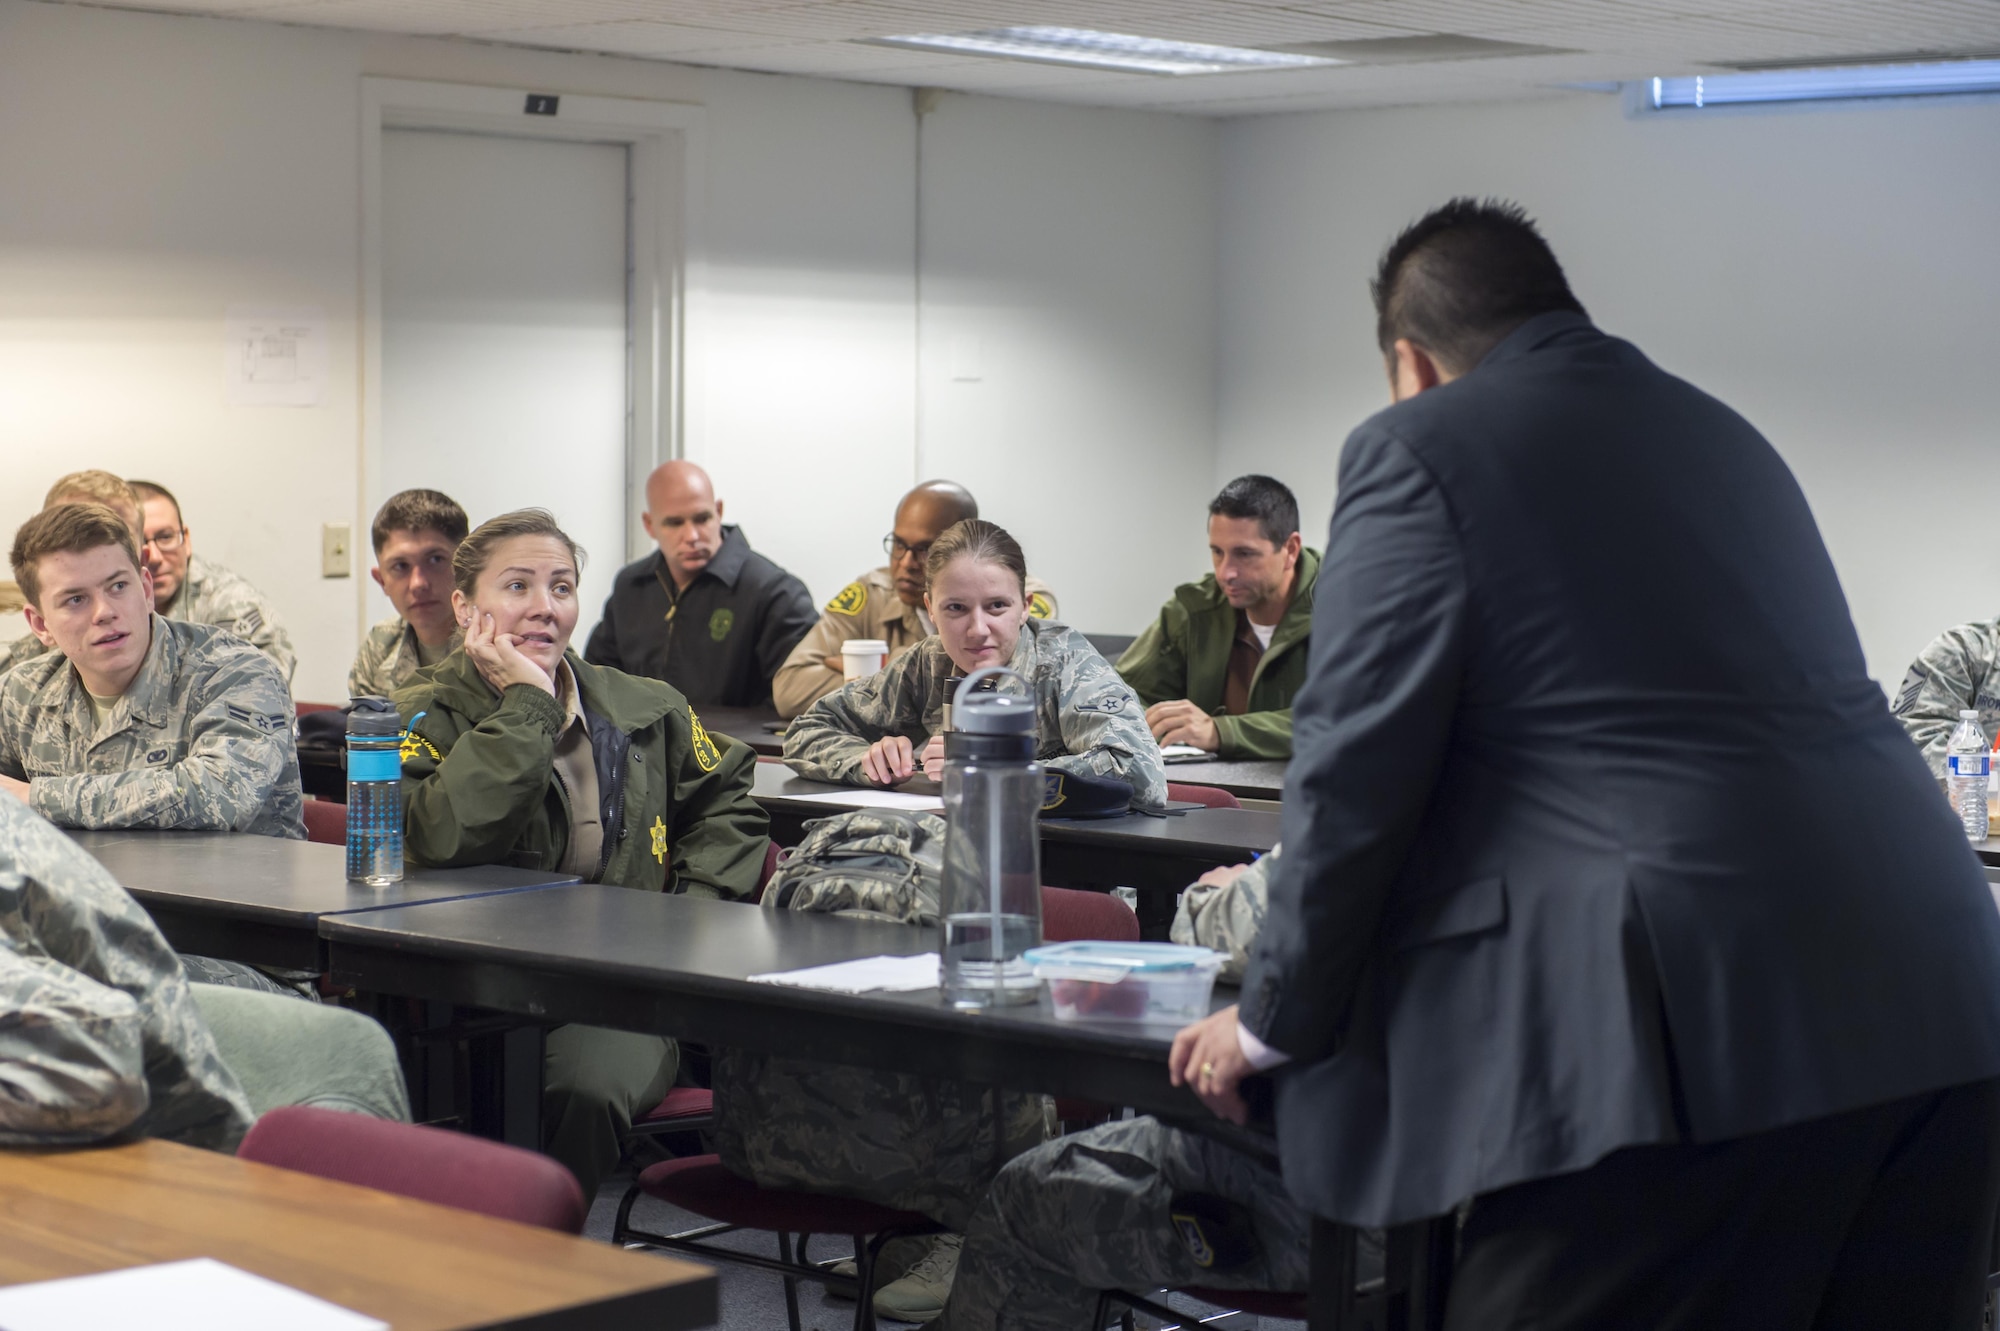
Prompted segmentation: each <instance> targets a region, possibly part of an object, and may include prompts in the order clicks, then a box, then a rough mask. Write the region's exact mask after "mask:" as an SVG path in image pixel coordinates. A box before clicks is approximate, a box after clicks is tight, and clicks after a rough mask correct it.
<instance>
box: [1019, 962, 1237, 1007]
mask: <svg viewBox="0 0 2000 1331" xmlns="http://www.w3.org/2000/svg"><path fill="white" fill-rule="evenodd" d="M1026 960H1027V963H1028V964H1029V965H1030V966H1032V967H1033V968H1034V971H1035V976H1036V978H1037V979H1042V980H1047V981H1048V982H1049V997H1050V999H1052V1000H1053V1001H1054V1003H1055V1009H1056V1016H1057V1018H1058V1019H1060V1020H1062V1021H1182V1022H1186V1021H1199V1020H1200V1019H1201V1018H1203V1017H1205V1016H1207V1015H1208V996H1209V991H1210V990H1211V989H1213V988H1214V987H1215V975H1216V972H1217V971H1219V970H1221V969H1222V963H1223V962H1224V961H1225V960H1226V958H1225V957H1224V956H1223V955H1222V953H1220V952H1212V951H1210V950H1209V949H1207V948H1205V947H1181V946H1179V945H1177V944H1174V943H1105V942H1076V943H1052V944H1050V945H1049V946H1047V947H1037V948H1031V949H1030V950H1029V951H1028V953H1027V956H1026Z"/></svg>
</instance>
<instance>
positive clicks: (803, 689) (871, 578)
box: [771, 567, 1056, 720]
mask: <svg viewBox="0 0 2000 1331" xmlns="http://www.w3.org/2000/svg"><path fill="white" fill-rule="evenodd" d="M1028 615H1029V617H1030V618H1033V619H1054V618H1055V617H1056V594H1055V592H1054V591H1052V590H1050V588H1049V585H1048V584H1047V583H1045V582H1043V581H1042V580H1041V579H1040V578H1037V577H1035V576H1034V575H1033V574H1029V575H1028ZM931 633H932V628H931V623H930V620H929V619H928V618H927V617H926V616H925V615H924V612H923V607H922V606H915V605H904V604H903V603H902V601H900V600H898V599H897V597H896V580H895V579H894V578H893V577H891V576H890V574H889V570H888V569H887V568H886V567H884V568H877V569H870V570H869V571H868V572H866V573H863V574H862V575H861V576H860V577H858V578H856V579H855V580H854V581H853V582H850V583H848V584H847V585H846V586H845V587H843V588H841V589H840V595H838V596H836V597H834V598H833V599H832V600H831V601H828V602H827V603H826V608H825V609H824V610H822V611H820V616H819V623H817V624H815V625H813V626H812V631H811V632H809V633H807V634H806V636H805V637H804V638H802V639H800V640H799V645H798V646H796V647H794V648H792V654H791V655H790V656H788V657H786V658H785V663H784V664H783V665H781V666H779V667H778V673H777V675H776V677H774V678H773V679H772V680H771V699H772V701H773V702H774V703H776V704H777V708H778V715H779V716H782V717H785V718H786V719H787V720H789V719H790V718H792V717H795V716H797V715H798V714H799V713H801V712H803V711H805V709H806V708H808V707H810V706H812V705H813V704H814V703H815V702H817V701H819V700H820V699H821V698H824V697H825V696H826V695H827V694H829V693H832V692H833V691H834V690H835V689H837V688H839V687H840V686H841V685H842V684H844V683H845V682H846V680H844V679H843V678H842V677H841V673H840V671H838V670H829V669H827V666H826V658H827V657H829V656H832V657H838V656H839V655H840V646H841V644H842V643H845V642H851V641H853V640H854V639H856V638H880V639H881V640H882V641H884V642H886V643H888V644H889V655H888V657H887V659H886V660H884V661H883V663H882V664H884V665H887V664H888V663H889V662H890V661H893V660H895V659H896V658H897V657H899V656H901V655H902V654H903V653H904V652H907V651H909V650H910V648H912V647H914V646H916V645H917V644H918V643H920V642H922V641H923V640H924V639H925V638H928V637H929V636H930V635H931Z"/></svg>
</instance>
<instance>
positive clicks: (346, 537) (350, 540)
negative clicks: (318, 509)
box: [319, 522, 354, 578]
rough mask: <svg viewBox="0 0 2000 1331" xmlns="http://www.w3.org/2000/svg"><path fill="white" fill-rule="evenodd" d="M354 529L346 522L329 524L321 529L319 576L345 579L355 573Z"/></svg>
mask: <svg viewBox="0 0 2000 1331" xmlns="http://www.w3.org/2000/svg"><path fill="white" fill-rule="evenodd" d="M353 545H354V528H353V527H351V526H349V525H348V524H347V523H345V522H329V523H326V524H325V525H323V526H322V527H321V528H320V529H319V575H320V576H321V577H322V578H345V577H351V576H352V575H353V573H354V567H353V565H354V560H353V556H352V553H351V551H352V547H353Z"/></svg>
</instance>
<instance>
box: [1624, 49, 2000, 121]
mask: <svg viewBox="0 0 2000 1331" xmlns="http://www.w3.org/2000/svg"><path fill="white" fill-rule="evenodd" d="M1647 90H1648V93H1649V97H1648V100H1649V101H1650V102H1651V103H1652V105H1653V108H1654V109H1655V110H1669V109H1677V108H1683V107H1685V108H1687V109H1690V110H1694V109H1699V108H1703V107H1710V106H1745V105H1754V104H1757V103H1761V102H1827V101H1839V100H1845V99H1849V98H1859V97H1945V96H1950V95H1951V94H1953V93H1976V92H2000V60H1945V61H1938V62H1935V63H1932V64H1913V65H1845V66H1840V67H1836V68H1828V69H1775V70H1766V71H1762V72H1759V73H1745V74H1691V75H1688V76H1686V77H1684V78H1671V79H1668V78H1659V79H1654V80H1653V81H1652V82H1651V83H1650V84H1648V85H1647Z"/></svg>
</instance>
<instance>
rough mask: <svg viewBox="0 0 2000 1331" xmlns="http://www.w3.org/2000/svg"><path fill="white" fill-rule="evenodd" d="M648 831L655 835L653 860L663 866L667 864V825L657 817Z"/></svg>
mask: <svg viewBox="0 0 2000 1331" xmlns="http://www.w3.org/2000/svg"><path fill="white" fill-rule="evenodd" d="M646 830H647V831H648V832H651V833H652V834H653V858H654V859H656V860H658V861H659V862H660V863H661V864H665V863H666V862H667V825H666V824H665V823H664V822H662V821H660V819H659V818H658V817H655V818H654V819H653V825H652V826H651V827H649V828H647V829H646Z"/></svg>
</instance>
